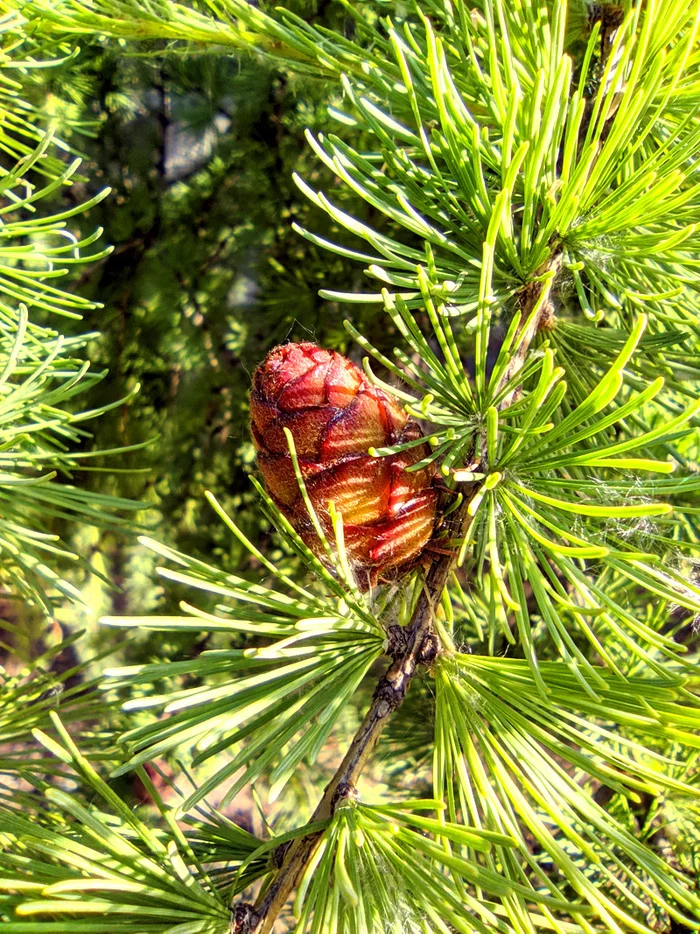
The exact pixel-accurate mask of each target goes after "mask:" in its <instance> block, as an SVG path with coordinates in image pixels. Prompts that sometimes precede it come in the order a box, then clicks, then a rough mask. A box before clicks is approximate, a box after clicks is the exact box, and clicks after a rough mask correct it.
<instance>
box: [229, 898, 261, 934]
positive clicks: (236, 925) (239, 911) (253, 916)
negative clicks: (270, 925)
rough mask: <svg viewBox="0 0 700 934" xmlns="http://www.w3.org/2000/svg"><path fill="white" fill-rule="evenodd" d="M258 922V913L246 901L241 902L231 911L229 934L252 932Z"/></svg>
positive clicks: (249, 933) (250, 933) (247, 933)
mask: <svg viewBox="0 0 700 934" xmlns="http://www.w3.org/2000/svg"><path fill="white" fill-rule="evenodd" d="M259 923H260V915H259V914H258V912H257V911H256V910H255V908H253V906H252V905H249V904H248V903H247V902H242V903H241V904H240V905H236V907H235V908H234V909H233V911H232V912H231V934H253V931H254V930H255V928H256V927H257V926H258V924H259Z"/></svg>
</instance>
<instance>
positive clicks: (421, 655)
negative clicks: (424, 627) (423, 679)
mask: <svg viewBox="0 0 700 934" xmlns="http://www.w3.org/2000/svg"><path fill="white" fill-rule="evenodd" d="M439 652H440V640H439V639H438V637H437V636H436V635H435V633H434V632H433V631H432V630H430V631H429V632H426V634H425V636H424V637H423V642H422V643H421V647H420V651H419V652H418V663H419V664H421V665H432V663H433V662H434V661H435V659H436V658H437V657H438V654H439Z"/></svg>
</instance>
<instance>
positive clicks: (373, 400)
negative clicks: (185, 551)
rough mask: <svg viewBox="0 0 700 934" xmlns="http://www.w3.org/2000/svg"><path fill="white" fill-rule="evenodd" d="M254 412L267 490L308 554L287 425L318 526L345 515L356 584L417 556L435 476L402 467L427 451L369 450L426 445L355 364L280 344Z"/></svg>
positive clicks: (433, 503)
mask: <svg viewBox="0 0 700 934" xmlns="http://www.w3.org/2000/svg"><path fill="white" fill-rule="evenodd" d="M250 411H251V428H252V432H253V438H254V440H255V446H256V449H257V452H258V465H259V466H260V471H261V473H262V475H263V477H264V479H265V484H266V486H267V489H268V492H269V493H270V495H271V496H272V498H273V499H274V500H275V502H276V503H277V504H278V506H279V507H280V509H281V510H282V511H283V512H284V514H285V515H286V516H287V517H288V519H289V520H290V522H291V523H292V525H293V526H294V527H295V528H296V529H297V530H298V531H299V532H300V533H301V534H302V535H303V536H304V538H305V539H306V540H307V541H308V543H309V545H310V547H312V548H315V547H316V546H317V545H318V542H317V540H315V537H314V536H313V535H312V534H311V533H310V523H309V516H308V513H307V511H306V507H305V506H304V502H303V500H302V498H301V494H300V492H299V486H298V484H297V481H296V477H295V476H294V467H293V465H292V460H291V457H290V455H289V451H288V448H287V440H286V438H285V434H284V429H285V428H289V430H290V431H291V433H292V436H293V438H294V444H295V447H296V451H297V455H298V458H299V466H300V468H301V472H302V475H303V477H304V481H305V483H306V487H307V490H308V493H309V497H310V499H311V502H312V503H313V506H314V509H315V510H316V513H317V515H318V516H319V519H320V520H321V522H323V524H324V526H325V527H326V528H329V527H330V520H329V515H328V503H329V501H330V500H332V501H333V502H334V503H335V507H336V509H337V510H338V512H340V513H342V515H343V523H344V528H345V547H346V549H347V552H348V555H349V556H350V558H351V559H352V560H353V561H354V562H355V564H356V566H357V569H358V571H360V572H365V574H363V573H359V574H358V578H359V580H360V583H362V582H363V577H364V578H368V579H370V580H376V578H377V577H378V576H379V575H380V574H381V573H382V572H384V571H386V570H388V569H390V568H398V567H400V566H401V565H405V564H407V563H409V562H410V561H412V560H413V559H414V558H416V557H417V556H418V555H419V554H420V552H421V551H422V550H423V548H424V547H425V545H426V543H427V542H428V540H429V539H430V537H431V535H432V533H433V528H434V526H435V515H436V507H437V493H436V491H435V489H434V488H433V477H434V474H433V471H432V469H431V468H424V469H422V470H417V471H415V472H413V473H406V470H405V468H406V467H409V466H410V465H411V464H415V463H417V461H419V460H420V459H421V458H422V457H425V456H426V454H427V452H428V446H427V444H420V445H417V446H416V447H414V448H410V449H409V450H407V451H402V452H401V453H399V454H394V455H391V456H388V457H370V456H369V455H368V454H367V450H368V448H370V447H386V446H388V445H393V444H400V443H403V442H405V441H410V440H414V439H417V438H420V437H421V430H420V428H419V427H418V425H417V424H416V423H415V422H409V421H408V420H407V418H406V415H405V414H404V413H403V412H402V411H401V409H399V408H398V406H397V405H396V403H394V402H393V401H392V400H391V399H390V398H389V396H387V395H386V393H383V392H382V391H381V390H380V389H377V388H375V387H374V386H373V385H372V384H371V383H369V382H368V381H367V380H366V379H365V376H364V374H363V373H362V371H361V370H359V369H358V368H357V367H356V366H355V365H354V364H353V363H351V362H350V361H349V360H347V359H346V358H345V357H343V356H341V355H340V354H339V353H335V352H334V351H332V350H323V349H322V348H320V347H317V346H316V344H311V343H303V344H285V345H284V346H282V347H276V348H275V349H274V350H272V351H271V352H270V353H269V354H268V355H267V357H266V358H265V360H264V361H263V362H262V363H261V365H260V366H259V367H258V369H257V370H256V371H255V375H254V376H253V389H252V392H251V397H250ZM365 582H366V580H365Z"/></svg>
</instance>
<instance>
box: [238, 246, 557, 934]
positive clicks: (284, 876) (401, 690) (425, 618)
mask: <svg viewBox="0 0 700 934" xmlns="http://www.w3.org/2000/svg"><path fill="white" fill-rule="evenodd" d="M560 265H561V257H560V256H557V255H555V256H553V257H552V258H551V259H550V261H549V262H548V263H547V265H546V266H544V267H542V269H540V270H538V281H536V282H532V283H531V284H530V285H528V286H526V287H525V289H523V291H522V293H521V301H520V306H521V311H522V313H523V325H522V329H521V332H520V336H519V340H518V344H517V349H516V352H515V354H514V356H513V359H512V361H511V363H510V365H509V366H508V368H507V370H506V372H505V373H504V375H503V378H502V380H501V384H500V385H501V387H503V386H505V385H507V384H508V383H509V382H511V381H512V380H513V379H514V378H515V376H517V374H518V372H519V371H520V370H521V369H522V367H523V364H524V362H525V358H526V356H527V352H528V349H529V347H530V344H531V343H532V341H533V339H534V337H535V335H536V334H537V332H538V330H539V329H540V327H542V326H543V324H544V322H545V321H549V319H550V318H551V316H552V314H553V309H552V306H551V304H550V302H549V300H548V293H549V287H550V285H551V281H552V279H553V278H554V277H555V276H556V274H557V272H558V271H559V268H560ZM548 273H551V274H552V275H551V276H549V275H547V274H548ZM545 289H547V294H543V292H544V290H545ZM516 391H517V389H511V391H510V392H509V393H508V395H507V396H506V398H505V399H504V400H502V401H501V403H500V405H499V408H501V409H503V408H505V407H507V405H509V404H510V401H512V399H513V397H514V395H515V393H516ZM480 466H484V465H480ZM462 486H463V489H462V493H463V497H464V498H463V500H462V503H461V504H460V506H459V508H458V510H457V512H456V514H455V520H453V522H454V532H455V538H456V540H457V541H463V540H464V538H465V537H466V536H467V535H468V533H469V528H470V526H471V523H472V522H473V516H471V515H470V514H469V505H470V503H471V502H472V500H473V499H474V496H475V495H476V494H477V493H478V491H479V489H480V485H479V484H478V483H469V484H463V485H462ZM456 560H457V556H456V554H455V553H448V554H445V555H442V556H441V557H440V558H439V560H437V561H435V562H434V563H433V564H432V565H431V567H430V570H429V571H428V574H427V576H426V579H425V583H424V586H423V590H422V592H421V594H420V596H419V598H418V602H417V604H416V607H415V609H414V611H413V615H412V617H411V621H410V623H409V624H408V626H407V627H406V630H405V637H404V638H402V639H394V640H390V642H391V646H390V651H393V652H394V653H395V654H394V658H393V661H392V663H391V665H390V666H389V668H388V669H387V671H386V674H385V675H384V676H383V677H382V679H381V680H380V681H379V683H378V684H377V687H376V689H375V692H374V696H373V698H372V703H371V704H370V707H369V710H368V711H367V713H366V715H365V718H364V720H363V721H362V724H361V726H360V728H359V730H358V731H357V733H356V734H355V736H354V738H353V740H352V742H351V743H350V747H349V749H348V751H347V752H346V754H345V757H344V758H343V761H342V762H341V763H340V765H339V766H338V768H337V770H336V772H335V774H334V776H333V778H332V779H331V780H330V782H329V783H328V785H327V786H326V788H325V791H324V794H323V797H322V798H321V801H320V802H319V804H318V807H317V808H316V810H315V811H314V814H313V816H312V818H311V823H316V822H318V821H324V820H328V819H329V818H331V817H332V816H333V813H334V811H335V809H336V807H337V804H338V802H339V801H341V800H343V799H344V798H347V797H350V796H352V795H353V794H354V793H355V788H356V785H357V781H358V779H359V777H360V775H361V774H362V771H363V769H364V767H365V765H366V764H367V761H368V759H369V757H370V756H371V754H372V752H373V751H374V748H375V746H376V745H377V741H378V740H379V737H380V735H381V733H382V731H383V729H384V727H385V726H386V724H387V721H388V719H389V717H390V716H391V714H392V713H394V711H395V710H397V709H398V708H399V707H400V706H401V704H402V703H403V701H404V698H405V697H406V694H407V692H408V688H409V686H410V684H411V680H412V678H413V675H414V673H415V670H416V668H417V667H418V665H420V664H423V663H425V664H430V662H432V661H433V660H434V658H435V657H436V654H437V653H438V647H437V645H436V641H435V640H436V637H435V634H434V632H433V619H434V617H435V613H436V610H437V607H438V605H439V603H440V599H441V597H442V593H443V590H444V589H445V586H446V585H447V582H448V580H449V578H450V575H451V574H452V571H453V570H454V565H455V562H456ZM322 837H323V831H322V830H319V831H314V832H313V833H310V834H306V835H305V836H303V837H298V838H297V839H296V840H295V841H294V842H293V843H292V844H291V846H289V847H288V849H287V850H286V852H285V854H284V858H283V860H282V865H281V867H280V869H279V871H278V873H277V876H276V878H275V879H274V881H273V882H272V884H271V885H270V887H269V888H268V889H267V891H266V892H264V893H263V894H262V895H261V897H260V898H259V899H258V902H257V903H256V904H255V906H254V907H253V906H251V905H239V906H238V907H237V908H236V912H235V915H234V918H233V921H232V925H231V931H232V934H269V932H270V931H272V927H273V925H274V923H275V920H276V918H277V916H278V915H279V913H280V912H281V911H282V909H283V907H284V905H285V904H286V902H287V899H288V898H289V896H290V895H291V893H292V891H293V890H294V889H295V888H296V886H297V885H298V883H299V881H300V880H301V877H302V875H303V873H304V870H305V869H306V866H307V865H308V863H309V861H310V859H311V857H312V856H313V854H314V852H315V851H316V848H317V847H318V845H319V843H320V841H321V838H322Z"/></svg>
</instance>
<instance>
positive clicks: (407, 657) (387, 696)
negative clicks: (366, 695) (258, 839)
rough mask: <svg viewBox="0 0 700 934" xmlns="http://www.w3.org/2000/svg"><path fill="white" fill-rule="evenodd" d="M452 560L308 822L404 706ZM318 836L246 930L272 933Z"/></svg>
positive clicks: (427, 591)
mask: <svg viewBox="0 0 700 934" xmlns="http://www.w3.org/2000/svg"><path fill="white" fill-rule="evenodd" d="M470 487H473V490H472V489H470V492H469V495H466V496H465V498H464V500H463V502H462V504H461V505H460V507H459V510H458V513H457V522H456V525H457V528H456V533H457V534H456V537H457V538H458V540H459V539H462V538H463V537H464V536H465V535H466V534H467V533H468V531H469V525H470V524H471V522H472V517H471V516H470V515H469V514H468V512H467V510H468V507H469V503H470V502H471V500H472V498H473V495H474V494H475V492H476V485H475V484H470ZM455 560H456V557H455V556H454V555H453V554H449V555H444V556H442V557H441V558H440V560H438V561H436V562H434V563H433V564H432V565H431V568H430V570H429V571H428V574H427V576H426V579H425V585H424V587H423V589H422V591H421V594H420V596H419V598H418V602H417V603H416V607H415V609H414V611H413V616H412V617H411V622H410V623H409V625H408V627H407V630H406V639H405V640H404V644H403V647H402V650H401V651H400V652H399V653H397V655H396V657H395V658H394V661H393V662H392V664H391V665H390V666H389V668H388V669H387V671H386V673H385V674H384V676H383V677H382V678H381V680H380V681H379V683H378V684H377V687H376V689H375V692H374V696H373V698H372V703H371V704H370V707H369V710H368V711H367V713H366V715H365V718H364V720H363V721H362V724H361V726H360V728H359V730H358V731H357V733H356V734H355V736H354V738H353V740H352V742H351V743H350V747H349V748H348V751H347V752H346V754H345V757H344V759H343V761H342V762H341V763H340V765H339V766H338V768H337V770H336V772H335V774H334V776H333V778H332V779H331V780H330V782H329V783H328V785H327V786H326V789H325V792H324V794H323V797H322V798H321V801H320V802H319V804H318V807H317V808H316V810H315V811H314V814H313V816H312V818H311V822H312V823H315V822H316V821H323V820H327V819H328V818H330V817H332V816H333V813H334V811H335V808H336V805H337V803H338V801H340V800H341V799H342V798H345V797H348V796H349V795H350V794H352V792H353V791H354V789H355V786H356V784H357V781H358V779H359V777H360V775H361V774H362V771H363V769H364V767H365V765H366V763H367V760H368V759H369V757H370V755H371V754H372V751H373V750H374V747H375V746H376V744H377V741H378V739H379V736H380V735H381V732H382V730H383V729H384V727H385V726H386V724H387V721H388V719H389V717H390V716H391V714H392V713H393V712H394V711H395V710H397V709H398V707H400V706H401V704H402V703H403V701H404V698H405V697H406V693H407V691H408V688H409V685H410V683H411V679H412V678H413V674H414V672H415V670H416V667H417V666H418V665H419V664H420V663H421V657H422V655H423V653H424V652H425V651H426V649H427V647H428V646H427V643H429V638H430V636H431V634H432V621H433V618H434V614H435V611H436V609H437V606H438V603H439V601H440V597H441V596H442V592H443V590H444V588H445V585H446V584H447V581H448V579H449V576H450V574H451V573H452V570H453V567H454V563H455ZM322 836H323V831H322V830H320V831H314V832H313V833H310V834H307V835H306V836H304V837H299V838H298V839H296V840H295V841H294V842H293V843H292V845H291V846H290V847H289V849H288V850H287V853H286V855H285V858H284V862H283V864H282V867H281V869H280V870H279V872H278V874H277V877H276V879H275V880H274V882H273V883H272V885H271V886H270V888H269V889H268V890H267V892H266V893H265V895H264V896H263V897H262V898H261V899H260V900H259V902H258V904H256V906H255V915H256V917H255V918H254V922H253V926H251V927H249V931H250V932H251V934H268V932H269V931H271V930H272V926H273V924H274V922H275V918H276V917H277V915H278V914H279V913H280V911H281V910H282V908H283V906H284V904H285V903H286V901H287V899H288V898H289V896H290V894H291V892H292V891H293V889H294V888H295V887H296V885H297V884H298V882H299V880H300V879H301V876H302V873H303V872H304V869H305V868H306V865H307V864H308V862H309V860H310V859H311V857H312V856H313V854H314V851H315V850H316V847H317V846H318V844H319V842H320V840H321V837H322ZM234 931H235V928H234ZM239 931H240V934H247V931H246V930H245V928H243V927H241V928H240V929H239ZM236 934H238V932H236Z"/></svg>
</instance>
